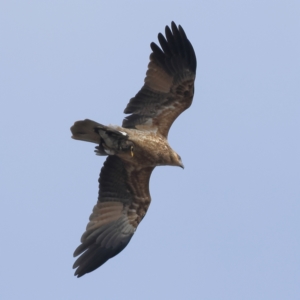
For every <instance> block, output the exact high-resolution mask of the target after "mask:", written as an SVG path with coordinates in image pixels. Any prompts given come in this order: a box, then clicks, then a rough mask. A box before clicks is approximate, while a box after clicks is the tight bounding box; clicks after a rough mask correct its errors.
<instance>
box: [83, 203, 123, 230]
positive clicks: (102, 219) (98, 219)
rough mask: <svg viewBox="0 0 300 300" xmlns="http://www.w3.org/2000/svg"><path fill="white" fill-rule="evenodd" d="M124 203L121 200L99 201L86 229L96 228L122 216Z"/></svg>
mask: <svg viewBox="0 0 300 300" xmlns="http://www.w3.org/2000/svg"><path fill="white" fill-rule="evenodd" d="M123 207H124V206H123V204H122V203H120V202H98V203H97V204H96V205H95V206H94V209H93V213H92V214H91V216H90V222H89V223H88V224H87V227H86V230H94V229H96V228H99V227H101V226H103V225H105V224H107V223H110V222H112V221H115V220H117V219H118V218H120V217H121V215H122V211H123Z"/></svg>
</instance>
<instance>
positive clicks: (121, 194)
mask: <svg viewBox="0 0 300 300" xmlns="http://www.w3.org/2000/svg"><path fill="white" fill-rule="evenodd" d="M165 35H166V38H165V37H164V36H163V35H162V34H161V33H160V34H159V35H158V40H159V43H160V45H161V49H160V48H159V47H158V46H157V45H156V44H155V43H151V49H152V53H151V55H150V63H149V64H148V70H147V74H146V78H145V84H144V86H143V87H142V88H141V90H140V91H139V92H138V93H137V94H136V96H135V97H134V98H132V99H131V100H130V101H129V103H128V105H127V107H126V109H125V111H124V113H126V114H130V115H129V116H127V117H126V118H125V119H124V120H123V124H122V127H119V126H104V125H101V124H99V123H96V122H94V121H91V120H84V121H77V122H75V124H74V125H73V126H72V127H71V131H72V134H73V136H72V138H74V139H77V140H82V141H88V142H92V143H96V144H98V146H97V147H96V150H95V152H96V154H97V155H108V158H107V159H106V161H105V163H104V165H103V167H102V169H101V173H100V178H99V197H98V202H97V204H96V205H95V207H94V209H93V213H92V214H91V216H90V222H89V223H88V225H87V228H86V231H85V233H84V234H83V236H82V237H81V245H80V246H79V247H78V248H77V249H76V250H75V252H74V256H78V255H81V256H80V257H79V258H78V259H77V260H76V261H75V263H74V266H73V268H77V269H76V272H75V275H76V276H78V277H80V276H83V275H84V274H86V273H89V272H91V271H93V270H95V269H96V268H98V267H100V266H101V265H102V264H104V263H105V262H106V261H107V260H108V259H110V258H112V257H113V256H115V255H117V254H118V253H119V252H120V251H122V250H123V249H124V248H125V247H126V246H127V244H128V243H129V241H130V239H131V237H132V236H133V234H134V232H135V230H136V228H137V226H138V224H139V223H140V222H141V220H142V219H143V218H144V216H145V214H146V212H147V210H148V207H149V205H150V201H151V197H150V192H149V180H150V176H151V173H152V171H153V169H154V168H155V167H156V166H163V165H170V166H179V167H182V168H183V164H182V161H181V158H180V156H179V155H178V154H177V153H176V152H175V151H174V150H173V149H172V148H171V147H170V146H169V144H168V141H167V137H168V132H169V129H170V127H171V125H172V123H173V122H174V120H175V119H176V118H177V117H178V116H179V115H180V114H181V113H182V112H183V111H184V110H186V109H187V108H188V107H189V106H190V105H191V103H192V100H193V96H194V81H195V76H196V56H195V52H194V49H193V47H192V45H191V43H190V42H189V40H188V39H187V37H186V35H185V32H184V31H183V29H182V27H181V26H178V27H177V26H176V24H175V23H174V22H172V24H171V29H170V28H169V27H168V26H167V27H166V31H165Z"/></svg>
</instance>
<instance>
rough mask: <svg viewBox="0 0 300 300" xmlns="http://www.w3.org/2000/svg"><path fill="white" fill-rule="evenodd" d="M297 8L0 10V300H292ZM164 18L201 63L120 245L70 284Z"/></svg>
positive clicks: (297, 249)
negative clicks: (98, 129)
mask: <svg viewBox="0 0 300 300" xmlns="http://www.w3.org/2000/svg"><path fill="white" fill-rule="evenodd" d="M299 16H300V2H299V1H298V0H295V1H288V0H287V1H264V0H260V1H224V0H220V1H217V0H212V1H201V0H196V1H133V2H126V1H120V0H119V1H74V0H72V1H1V4H0V31H1V44H0V64H1V65H0V76H1V77H0V81H1V83H0V97H1V99H0V100H1V109H0V126H1V147H0V157H1V158H0V160H1V166H0V176H1V189H0V200H1V202H0V205H1V207H0V231H1V232H0V234H1V247H0V259H1V268H0V285H1V287H0V298H1V299H5V300H6V299H18V300H19V299H43V300H47V299H51V300H53V299H63V300H65V299H70V300H76V299H130V300H133V299H145V300H148V299H149V300H151V299H205V300H211V299H216V300H219V299H222V300H223V299H229V300H231V299H243V300H244V299H251V300H253V299H256V300H258V299H262V300H265V299H272V300H275V299H300V239H299V231H300V184H299V183H300V133H299V130H300V38H299V32H300V17H299ZM172 20H174V21H175V22H176V23H177V24H181V25H182V26H183V28H184V29H185V31H186V33H187V35H188V38H189V39H190V41H191V42H192V44H193V46H194V48H195V51H196V55H197V60H198V69H197V78H196V93H195V97H194V102H193V105H192V106H191V108H190V109H189V110H187V111H186V112H185V113H183V114H182V115H181V116H180V117H179V118H178V119H177V120H176V122H175V123H174V125H173V127H172V129H171V132H170V135H169V142H170V144H171V146H172V147H173V148H174V149H175V150H176V151H177V152H178V153H179V154H180V155H181V157H182V159H183V162H184V165H185V169H184V170H182V169H180V168H175V167H159V168H157V169H155V171H154V173H153V174H152V177H151V182H150V188H151V196H152V203H151V206H150V209H149V211H148V214H147V216H146V217H145V219H144V220H143V222H142V223H141V224H140V226H139V228H138V230H137V231H136V233H135V235H134V237H133V238H132V240H131V242H130V243H129V245H128V246H127V248H126V249H125V250H124V251H123V252H122V253H120V254H119V255H118V256H116V257H115V258H113V259H111V260H110V261H108V262H107V263H105V264H104V265H103V266H102V267H101V268H99V269H97V270H96V271H94V272H93V273H90V274H88V275H85V276H84V277H82V278H80V279H77V278H76V277H74V276H73V273H74V271H73V270H72V264H73V262H74V258H73V256H72V254H73V251H74V250H75V248H76V247H77V246H78V245H79V241H80V237H81V235H82V233H83V232H84V230H85V226H86V224H87V222H88V217H89V215H90V213H91V211H92V208H93V206H94V204H95V203H96V200H97V195H98V182H97V181H98V175H99V171H100V168H101V167H102V164H103V161H104V159H103V158H101V157H97V156H96V155H95V154H94V152H93V151H94V145H93V144H89V143H84V142H78V141H74V140H72V139H71V138H70V136H71V134H70V130H69V128H70V126H71V125H72V124H73V123H74V121H77V120H80V119H85V118H90V119H93V120H96V121H98V122H101V123H103V124H121V123H122V120H123V117H124V115H123V110H124V108H125V106H126V104H127V103H128V101H129V99H130V98H131V97H133V96H134V95H135V94H136V93H137V91H138V90H139V89H140V87H141V86H142V84H143V79H144V76H145V72H146V67H147V64H148V59H149V54H150V47H149V44H150V42H152V41H157V34H158V32H163V31H164V27H165V25H170V23H171V21H172Z"/></svg>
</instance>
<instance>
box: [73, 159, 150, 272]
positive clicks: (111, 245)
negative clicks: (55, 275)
mask: <svg viewBox="0 0 300 300" xmlns="http://www.w3.org/2000/svg"><path fill="white" fill-rule="evenodd" d="M152 170H153V168H141V169H139V170H136V169H134V168H133V167H131V166H127V165H126V164H125V163H124V162H123V161H122V160H121V159H120V158H118V157H117V156H109V157H108V158H107V159H106V161H105V163H104V166H103V168H102V170H101V173H100V178H99V198H98V202H97V204H96V205H95V207H94V209H93V213H92V214H91V216H90V222H89V223H88V225H87V228H86V231H85V233H84V234H83V235H82V237H81V245H79V246H78V247H77V249H76V250H75V252H74V256H78V255H80V254H81V256H80V257H79V258H78V259H77V260H76V261H75V263H74V265H73V268H77V270H76V272H75V275H76V276H78V277H81V276H83V275H84V274H86V273H89V272H91V271H93V270H95V269H97V268H98V267H100V266H101V265H102V264H104V263H105V262H106V261H107V260H108V259H110V258H112V257H114V256H115V255H117V254H118V253H120V252H121V251H122V250H123V249H124V248H125V247H126V246H127V244H128V243H129V241H130V239H131V238H132V236H133V234H134V232H135V230H136V228H137V226H138V224H139V223H140V221H141V220H142V218H143V217H144V215H145V214H146V212H147V209H148V207H149V204H150V201H151V198H150V193H149V179H150V175H151V172H152Z"/></svg>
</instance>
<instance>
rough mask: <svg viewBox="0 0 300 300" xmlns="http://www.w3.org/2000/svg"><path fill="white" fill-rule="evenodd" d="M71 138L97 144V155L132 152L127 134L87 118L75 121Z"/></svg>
mask: <svg viewBox="0 0 300 300" xmlns="http://www.w3.org/2000/svg"><path fill="white" fill-rule="evenodd" d="M71 132H72V134H73V135H72V138H73V139H75V140H81V141H86V142H91V143H95V144H98V146H97V147H96V150H95V152H96V154H97V155H115V154H118V153H119V152H128V151H131V152H130V153H132V147H133V146H132V142H130V141H128V134H127V133H125V132H123V131H119V130H117V129H115V128H114V127H113V126H104V125H102V124H99V123H97V122H94V121H91V120H89V119H86V120H83V121H77V122H75V123H74V125H73V126H72V127H71Z"/></svg>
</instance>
